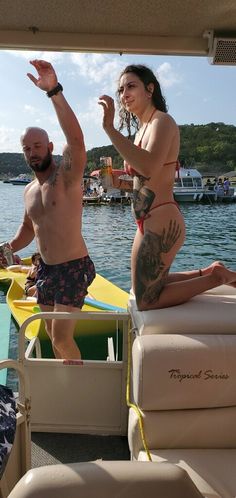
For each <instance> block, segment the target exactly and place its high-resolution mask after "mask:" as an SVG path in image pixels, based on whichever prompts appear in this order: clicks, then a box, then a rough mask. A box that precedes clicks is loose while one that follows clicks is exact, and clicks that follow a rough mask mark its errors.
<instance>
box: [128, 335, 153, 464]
mask: <svg viewBox="0 0 236 498" xmlns="http://www.w3.org/2000/svg"><path fill="white" fill-rule="evenodd" d="M134 330H135V328H131V329H129V331H128V366H127V384H126V403H127V406H128V407H129V408H133V410H134V411H135V412H136V414H137V416H138V423H139V430H140V435H141V439H142V443H143V447H144V450H145V451H146V454H147V457H148V460H149V461H150V462H151V461H152V457H151V454H150V451H149V449H148V445H147V440H146V436H145V432H144V421H143V415H142V412H141V410H140V408H139V407H138V406H137V405H136V404H134V403H131V401H130V380H131V355H132V347H131V346H132V344H131V338H132V333H133V332H134Z"/></svg>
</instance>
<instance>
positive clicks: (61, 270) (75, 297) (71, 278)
mask: <svg viewBox="0 0 236 498" xmlns="http://www.w3.org/2000/svg"><path fill="white" fill-rule="evenodd" d="M95 275H96V272H95V267H94V264H93V262H92V260H91V259H90V257H89V256H85V257H84V258H80V259H74V260H72V261H68V262H66V263H60V264H58V265H47V264H45V263H44V262H43V261H42V259H41V260H40V263H39V267H38V272H37V278H36V287H37V295H38V299H37V301H38V303H39V304H44V305H47V306H54V305H55V304H63V305H64V306H74V307H77V308H80V309H81V308H82V306H83V304H84V299H85V296H86V295H87V290H88V287H89V285H91V283H92V281H93V280H94V278H95Z"/></svg>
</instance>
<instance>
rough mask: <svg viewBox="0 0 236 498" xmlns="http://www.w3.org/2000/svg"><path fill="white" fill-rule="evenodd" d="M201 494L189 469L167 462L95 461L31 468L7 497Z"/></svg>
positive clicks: (175, 497)
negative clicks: (191, 477) (186, 470)
mask: <svg viewBox="0 0 236 498" xmlns="http://www.w3.org/2000/svg"><path fill="white" fill-rule="evenodd" d="M42 496H43V497H45V498H67V497H68V498H97V497H98V496H99V497H102V498H112V497H114V498H118V497H122V498H143V497H144V496H147V497H148V498H184V497H186V498H202V495H201V494H200V492H199V491H198V490H197V488H196V486H195V485H194V483H193V482H192V480H191V479H190V477H189V476H188V474H187V472H185V471H184V470H182V469H181V470H180V469H179V468H178V467H177V466H176V465H170V464H168V463H162V464H156V463H150V462H148V463H140V462H129V461H112V462H109V461H96V462H85V463H76V464H70V465H62V464H58V465H50V466H47V467H39V468H37V469H33V470H29V471H28V472H27V474H26V475H25V476H24V477H23V478H22V479H21V480H20V481H19V482H18V483H17V485H16V486H15V488H14V490H13V491H12V492H11V493H10V495H9V496H8V498H42Z"/></svg>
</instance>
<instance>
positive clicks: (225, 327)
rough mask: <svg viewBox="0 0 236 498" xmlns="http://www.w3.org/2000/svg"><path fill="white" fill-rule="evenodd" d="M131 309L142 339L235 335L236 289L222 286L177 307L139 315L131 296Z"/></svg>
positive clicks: (131, 295)
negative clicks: (191, 335) (150, 336)
mask: <svg viewBox="0 0 236 498" xmlns="http://www.w3.org/2000/svg"><path fill="white" fill-rule="evenodd" d="M128 309H129V312H130V314H131V318H132V322H133V326H134V327H135V329H136V331H137V333H138V334H139V335H143V334H235V333H236V321H235V316H236V289H235V288H233V287H230V286H229V285H221V286H219V287H217V288H216V289H212V290H210V291H207V292H204V293H203V294H200V295H198V296H196V297H194V298H192V299H190V301H188V302H186V303H184V304H180V305H178V306H172V307H170V308H163V309H159V310H148V311H138V309H137V304H136V300H135V297H134V295H133V293H132V292H131V293H130V298H129V304H128Z"/></svg>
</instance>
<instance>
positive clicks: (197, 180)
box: [173, 167, 236, 204]
mask: <svg viewBox="0 0 236 498" xmlns="http://www.w3.org/2000/svg"><path fill="white" fill-rule="evenodd" d="M173 193H174V198H175V200H176V202H179V203H182V202H204V203H207V204H212V203H214V202H223V203H227V202H235V201H236V196H235V195H234V194H235V192H234V188H232V187H231V188H229V190H228V191H227V193H225V192H224V190H223V189H219V188H215V187H214V186H213V185H212V186H210V187H209V186H208V185H204V183H203V177H202V175H201V173H200V172H199V171H198V170H197V169H195V168H182V167H181V168H180V170H179V177H178V178H176V179H175V184H174V188H173Z"/></svg>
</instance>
